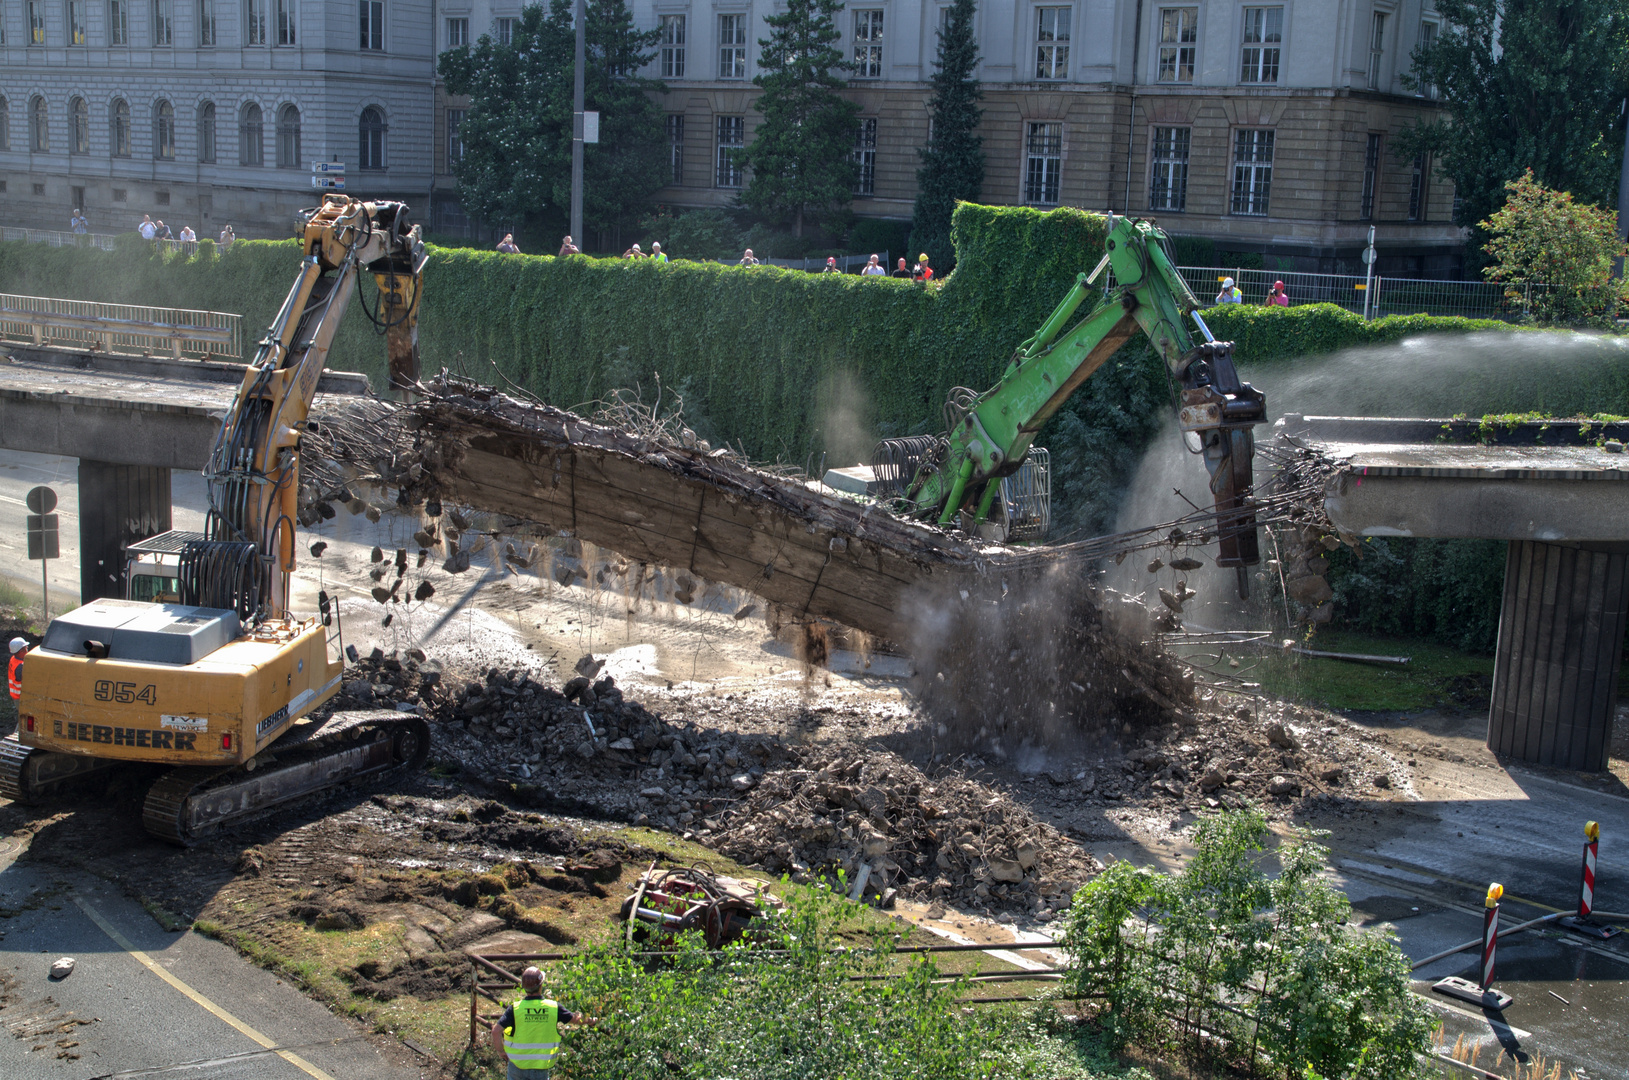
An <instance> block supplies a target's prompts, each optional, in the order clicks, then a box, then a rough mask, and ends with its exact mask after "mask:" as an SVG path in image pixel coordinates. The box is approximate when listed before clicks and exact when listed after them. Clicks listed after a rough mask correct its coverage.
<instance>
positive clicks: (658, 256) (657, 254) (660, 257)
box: [650, 240, 667, 263]
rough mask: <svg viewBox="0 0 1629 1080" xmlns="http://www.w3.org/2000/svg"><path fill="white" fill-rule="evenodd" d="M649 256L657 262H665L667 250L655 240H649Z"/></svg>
mask: <svg viewBox="0 0 1629 1080" xmlns="http://www.w3.org/2000/svg"><path fill="white" fill-rule="evenodd" d="M650 257H651V258H652V259H653V260H655V261H656V262H659V263H665V262H667V252H665V251H663V250H662V245H661V244H660V243H659V242H657V241H655V240H652V241H651V242H650Z"/></svg>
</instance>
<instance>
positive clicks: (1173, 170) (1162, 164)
mask: <svg viewBox="0 0 1629 1080" xmlns="http://www.w3.org/2000/svg"><path fill="white" fill-rule="evenodd" d="M1192 137H1193V129H1192V128H1185V127H1157V128H1155V129H1154V149H1153V154H1152V158H1153V164H1154V173H1153V176H1152V178H1151V179H1150V180H1149V183H1148V208H1149V209H1150V210H1172V211H1175V212H1177V213H1181V212H1182V211H1183V210H1186V209H1187V207H1188V143H1189V140H1190V139H1191V138H1192Z"/></svg>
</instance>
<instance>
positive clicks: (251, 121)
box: [238, 101, 266, 165]
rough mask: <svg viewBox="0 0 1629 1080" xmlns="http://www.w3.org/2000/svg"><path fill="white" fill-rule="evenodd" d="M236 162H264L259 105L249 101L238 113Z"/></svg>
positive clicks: (262, 131) (260, 163) (263, 134)
mask: <svg viewBox="0 0 1629 1080" xmlns="http://www.w3.org/2000/svg"><path fill="white" fill-rule="evenodd" d="M238 164H239V165H264V164H266V132H265V127H264V122H263V120H262V117H261V113H260V106H259V105H256V104H255V103H254V102H252V101H250V102H248V103H246V104H245V105H244V106H243V109H242V110H241V111H240V112H239V113H238Z"/></svg>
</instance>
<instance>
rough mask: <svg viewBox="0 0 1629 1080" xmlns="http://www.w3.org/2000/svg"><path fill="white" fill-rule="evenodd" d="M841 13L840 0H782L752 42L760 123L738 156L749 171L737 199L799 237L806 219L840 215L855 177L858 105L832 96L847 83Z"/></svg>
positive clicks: (856, 178)
mask: <svg viewBox="0 0 1629 1080" xmlns="http://www.w3.org/2000/svg"><path fill="white" fill-rule="evenodd" d="M841 10H843V5H842V2H841V0H788V3H787V5H786V11H785V12H784V13H783V14H780V15H769V16H767V17H765V19H764V21H765V22H767V23H768V24H769V26H770V30H771V33H770V36H769V39H768V40H767V41H766V40H762V39H760V40H759V42H758V44H759V45H760V46H762V48H763V53H762V55H761V56H760V57H759V60H758V66H759V68H760V69H761V70H762V72H763V74H761V75H759V76H757V77H756V78H755V79H753V80H752V81H753V83H754V84H755V85H757V86H759V87H762V88H763V93H762V94H760V95H759V96H758V102H757V108H758V111H759V112H760V113H762V114H763V120H762V121H760V122H759V124H758V129H757V131H756V132H755V133H754V136H753V140H752V145H751V146H748V147H747V148H746V149H745V150H744V151H742V152H741V153H740V159H741V162H742V164H744V165H746V166H747V167H748V168H749V169H751V170H752V177H751V179H749V180H748V181H747V186H746V189H745V190H744V191H742V192H741V201H742V203H744V204H745V205H746V206H747V207H749V208H750V209H752V210H753V211H755V212H756V213H759V214H762V215H764V216H765V217H769V218H774V219H776V220H780V221H785V220H787V219H790V220H791V222H792V231H793V232H794V233H795V234H796V235H798V236H802V235H803V223H804V219H805V218H806V217H808V218H813V219H814V220H816V221H822V220H830V219H833V218H837V217H839V216H841V215H842V214H843V212H844V211H845V210H846V208H847V206H848V204H849V202H850V200H852V199H853V197H854V185H855V183H856V182H857V181H858V179H859V166H858V165H857V164H856V163H855V161H854V153H853V151H854V132H855V119H856V117H857V116H858V115H859V112H860V107H859V106H858V105H856V104H855V103H853V102H851V101H845V100H843V98H841V97H839V96H838V93H837V92H838V91H839V90H842V89H843V88H844V87H846V86H847V85H848V84H847V83H846V82H845V81H844V80H843V78H842V77H841V76H840V75H839V74H838V72H841V71H844V70H847V68H848V67H849V65H848V64H847V63H845V62H844V60H843V54H842V52H841V51H839V50H838V48H837V47H836V42H837V41H838V40H839V39H840V38H841V36H842V35H841V33H840V32H839V31H838V29H837V22H836V15H837V13H838V12H840V11H841Z"/></svg>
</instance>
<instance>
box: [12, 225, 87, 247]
mask: <svg viewBox="0 0 1629 1080" xmlns="http://www.w3.org/2000/svg"><path fill="white" fill-rule="evenodd" d="M0 240H26V241H28V242H29V243H31V244H49V245H50V246H52V247H96V248H101V249H102V250H103V251H112V250H113V242H114V240H115V237H114V235H113V234H112V233H76V232H64V231H61V230H58V229H24V228H18V227H15V226H11V225H0Z"/></svg>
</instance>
